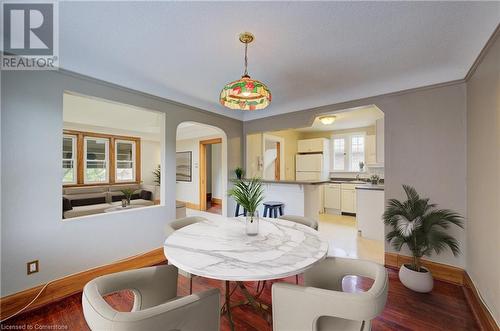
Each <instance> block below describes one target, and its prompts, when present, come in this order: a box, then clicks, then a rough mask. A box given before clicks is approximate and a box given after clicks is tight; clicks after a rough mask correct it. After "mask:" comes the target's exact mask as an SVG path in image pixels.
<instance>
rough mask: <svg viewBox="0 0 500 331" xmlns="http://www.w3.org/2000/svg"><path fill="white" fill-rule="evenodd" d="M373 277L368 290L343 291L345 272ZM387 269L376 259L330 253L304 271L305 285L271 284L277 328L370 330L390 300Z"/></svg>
mask: <svg viewBox="0 0 500 331" xmlns="http://www.w3.org/2000/svg"><path fill="white" fill-rule="evenodd" d="M348 275H357V276H363V277H368V278H371V279H373V280H374V282H373V284H372V286H371V288H370V289H369V290H367V291H366V292H355V293H348V292H343V291H342V280H343V278H344V277H345V276H348ZM387 290H388V276H387V270H386V269H385V268H384V267H383V266H381V265H379V264H376V263H374V262H370V261H362V260H354V259H346V258H338V257H327V258H326V259H325V260H324V261H322V262H320V263H319V264H318V265H316V266H314V267H312V268H311V269H309V270H307V271H306V272H305V273H304V286H298V285H293V284H287V283H275V284H273V286H272V303H273V309H272V311H273V330H274V331H285V330H286V331H295V330H297V331H299V330H300V331H306V330H313V331H323V330H328V331H335V330H341V331H351V330H352V331H354V330H356V331H360V330H361V331H367V330H370V326H371V320H372V319H374V318H375V317H376V316H377V315H379V314H380V313H381V312H382V311H383V309H384V306H385V303H386V301H387Z"/></svg>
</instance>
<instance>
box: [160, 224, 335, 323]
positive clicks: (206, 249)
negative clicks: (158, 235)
mask: <svg viewBox="0 0 500 331" xmlns="http://www.w3.org/2000/svg"><path fill="white" fill-rule="evenodd" d="M259 223H260V224H259V234H257V235H256V236H248V235H247V234H246V233H245V218H243V217H240V218H220V219H217V220H205V221H202V222H198V223H195V224H191V225H188V226H186V227H183V228H181V229H179V230H177V231H175V232H174V233H173V234H171V235H170V236H169V237H168V238H167V239H166V240H165V244H164V253H165V256H166V257H167V259H168V261H169V263H171V264H173V265H175V266H176V267H178V268H179V269H181V270H184V271H187V272H189V273H191V274H193V275H197V276H202V277H207V278H213V279H219V280H224V281H226V291H225V304H224V306H223V307H222V310H221V313H224V314H227V315H228V319H229V323H230V327H231V330H234V323H233V320H232V317H231V308H232V307H234V306H235V305H234V304H231V300H230V296H231V294H230V293H232V292H234V290H233V291H231V290H230V284H229V283H230V281H236V283H237V287H239V288H240V290H241V291H242V293H243V294H244V295H245V297H246V298H247V300H246V301H245V302H240V303H239V304H250V305H252V306H253V307H254V308H255V309H256V310H257V311H259V312H261V313H262V314H263V316H264V317H266V318H267V319H268V321H269V322H270V316H271V315H270V312H269V311H270V307H268V306H267V305H265V304H263V303H261V302H259V301H258V297H259V296H260V294H261V293H262V290H263V289H264V287H265V281H266V280H269V279H279V278H284V277H288V276H293V275H297V274H299V273H301V272H303V271H304V270H306V269H308V268H310V267H311V266H312V265H314V264H315V263H317V262H318V261H321V260H322V259H324V258H325V256H326V253H327V251H328V243H327V242H326V241H323V240H321V239H320V237H319V235H318V232H317V231H316V230H314V229H311V228H309V227H307V226H305V225H302V224H298V223H294V222H290V221H286V220H282V219H272V218H261V219H260V222H259ZM261 280H262V281H264V284H263V286H262V290H261V291H260V292H259V291H258V293H257V294H256V295H252V294H251V293H250V291H249V290H248V289H247V288H246V286H245V284H244V283H243V282H244V281H261ZM237 305H238V304H237Z"/></svg>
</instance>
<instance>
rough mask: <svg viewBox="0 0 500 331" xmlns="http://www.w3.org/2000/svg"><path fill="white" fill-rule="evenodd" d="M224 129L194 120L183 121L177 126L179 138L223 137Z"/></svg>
mask: <svg viewBox="0 0 500 331" xmlns="http://www.w3.org/2000/svg"><path fill="white" fill-rule="evenodd" d="M222 135H223V131H222V130H221V129H218V128H214V127H212V126H209V125H204V124H200V123H194V122H183V123H181V124H179V125H178V126H177V140H185V139H196V138H208V137H214V136H217V137H221V136H222Z"/></svg>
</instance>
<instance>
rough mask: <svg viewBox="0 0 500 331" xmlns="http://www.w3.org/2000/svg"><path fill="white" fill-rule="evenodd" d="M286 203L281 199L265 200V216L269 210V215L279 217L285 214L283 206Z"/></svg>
mask: <svg viewBox="0 0 500 331" xmlns="http://www.w3.org/2000/svg"><path fill="white" fill-rule="evenodd" d="M284 205H285V204H284V203H283V202H279V201H266V202H264V217H267V213H268V212H269V217H272V218H278V211H279V214H280V215H279V216H283V206H284Z"/></svg>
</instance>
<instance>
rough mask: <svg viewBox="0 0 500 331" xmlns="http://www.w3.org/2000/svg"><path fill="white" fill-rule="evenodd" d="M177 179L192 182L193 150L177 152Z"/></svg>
mask: <svg viewBox="0 0 500 331" xmlns="http://www.w3.org/2000/svg"><path fill="white" fill-rule="evenodd" d="M175 161H176V167H175V169H176V170H175V180H176V181H178V182H190V181H191V180H192V173H193V171H192V166H191V151H189V152H177V153H176V154H175Z"/></svg>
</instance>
